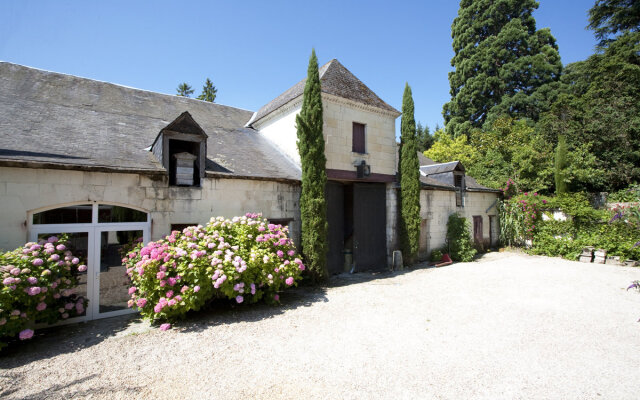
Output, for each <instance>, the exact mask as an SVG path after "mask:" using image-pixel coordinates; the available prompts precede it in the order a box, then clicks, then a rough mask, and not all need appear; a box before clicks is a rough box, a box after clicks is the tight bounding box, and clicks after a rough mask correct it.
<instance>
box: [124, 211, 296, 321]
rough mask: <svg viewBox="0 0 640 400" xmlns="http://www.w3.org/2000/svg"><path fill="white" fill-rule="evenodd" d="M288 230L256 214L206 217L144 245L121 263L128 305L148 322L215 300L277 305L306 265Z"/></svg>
mask: <svg viewBox="0 0 640 400" xmlns="http://www.w3.org/2000/svg"><path fill="white" fill-rule="evenodd" d="M288 233H289V231H288V228H287V227H283V226H281V225H273V224H269V223H267V221H266V220H265V219H264V218H262V216H261V214H247V215H245V216H243V217H234V218H233V219H231V220H229V219H225V218H223V217H217V218H211V221H210V222H209V223H208V224H207V225H206V226H204V227H203V226H192V227H188V228H185V229H184V230H183V231H182V232H179V231H173V232H171V234H170V235H169V236H166V237H165V238H164V239H161V240H158V241H156V242H150V243H148V244H147V245H146V246H142V245H140V246H138V247H137V248H135V249H134V250H133V251H131V252H130V253H129V254H128V255H127V257H126V258H125V259H124V260H123V263H125V264H126V265H127V273H128V274H129V277H130V278H131V284H132V286H131V288H130V289H129V294H130V295H131V300H130V301H129V306H130V307H137V308H138V309H139V310H140V312H141V314H142V315H143V316H144V317H145V318H148V319H150V320H171V319H175V318H177V317H182V316H184V315H185V314H186V313H187V312H188V311H189V310H198V309H199V308H200V307H202V306H203V305H204V304H205V303H207V302H208V301H210V300H211V299H212V298H214V297H221V296H222V297H226V298H229V299H233V300H234V301H235V302H236V303H254V302H256V301H259V300H260V299H265V300H266V301H268V302H274V301H277V298H278V297H277V293H278V291H281V290H283V289H285V288H287V287H289V286H295V285H297V281H299V280H300V277H301V274H302V271H304V269H305V266H304V264H303V263H302V261H301V259H300V256H299V255H298V254H297V253H296V250H295V247H294V245H293V242H292V241H291V239H290V238H289V237H288Z"/></svg>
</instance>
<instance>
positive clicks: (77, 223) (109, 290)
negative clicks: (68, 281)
mask: <svg viewBox="0 0 640 400" xmlns="http://www.w3.org/2000/svg"><path fill="white" fill-rule="evenodd" d="M29 220H30V221H31V223H30V224H29V240H30V241H38V240H39V239H47V238H49V237H50V236H60V235H61V234H63V233H64V234H66V235H67V237H68V241H69V242H68V247H69V249H70V250H71V252H72V253H73V254H74V256H76V257H78V258H79V259H80V263H82V264H85V265H87V267H88V268H87V270H86V272H83V273H81V274H80V275H79V276H78V287H77V288H76V294H78V295H79V296H83V297H86V298H87V299H88V300H89V305H88V306H87V309H86V310H85V311H84V313H83V314H82V315H81V316H78V317H76V318H70V319H69V320H68V321H69V322H79V321H85V320H91V319H97V318H106V317H112V316H116V315H121V314H126V313H130V312H134V310H133V309H131V308H128V307H127V302H128V300H129V298H130V296H129V287H130V281H129V277H128V276H127V273H126V271H127V269H126V267H125V266H124V265H123V263H122V259H123V258H125V257H126V255H127V253H129V251H130V250H131V249H132V248H133V247H135V246H136V245H137V244H138V243H140V242H143V243H147V242H149V240H150V232H151V229H150V228H151V219H150V218H149V215H148V214H147V213H144V212H142V211H139V210H135V209H131V208H127V207H122V206H116V205H108V204H97V203H94V204H79V205H76V206H66V207H61V208H57V209H51V210H45V211H42V212H37V213H33V215H32V218H30V219H29ZM64 322H66V321H63V323H64Z"/></svg>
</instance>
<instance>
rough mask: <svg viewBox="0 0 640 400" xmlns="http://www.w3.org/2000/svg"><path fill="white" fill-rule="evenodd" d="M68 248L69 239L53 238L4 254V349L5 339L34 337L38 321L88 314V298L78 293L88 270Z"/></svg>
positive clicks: (0, 310) (0, 287)
mask: <svg viewBox="0 0 640 400" xmlns="http://www.w3.org/2000/svg"><path fill="white" fill-rule="evenodd" d="M86 268H87V267H86V265H84V264H82V263H80V260H79V259H78V258H77V257H75V256H74V255H73V254H72V253H71V251H69V250H68V249H67V243H66V238H65V237H64V236H63V237H61V238H57V237H55V236H52V237H49V238H48V239H47V240H40V241H39V242H38V243H33V242H30V243H26V244H25V245H24V246H23V247H21V248H18V249H16V250H13V251H10V252H6V253H0V279H1V282H0V348H2V347H3V346H4V345H6V343H3V342H2V340H3V338H4V339H5V340H6V339H7V338H10V337H16V336H17V337H18V338H19V339H21V340H25V339H30V338H31V337H32V336H33V330H31V329H28V328H29V327H32V326H33V325H34V324H36V323H42V322H45V323H54V322H57V321H59V320H62V319H67V318H72V317H75V316H77V315H80V314H82V313H84V311H85V309H86V307H87V300H86V299H85V298H84V297H81V296H78V294H77V293H75V289H76V286H77V284H78V274H79V273H80V272H83V271H86Z"/></svg>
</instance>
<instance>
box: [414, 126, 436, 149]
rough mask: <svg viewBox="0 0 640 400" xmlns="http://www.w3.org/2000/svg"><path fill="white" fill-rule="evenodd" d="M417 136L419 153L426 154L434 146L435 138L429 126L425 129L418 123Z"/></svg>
mask: <svg viewBox="0 0 640 400" xmlns="http://www.w3.org/2000/svg"><path fill="white" fill-rule="evenodd" d="M416 135H417V137H418V151H419V152H421V153H424V152H425V151H427V150H429V149H430V148H431V146H433V142H434V138H433V136H432V135H431V132H430V130H429V125H425V126H424V128H423V127H422V124H421V123H420V122H418V126H417V127H416Z"/></svg>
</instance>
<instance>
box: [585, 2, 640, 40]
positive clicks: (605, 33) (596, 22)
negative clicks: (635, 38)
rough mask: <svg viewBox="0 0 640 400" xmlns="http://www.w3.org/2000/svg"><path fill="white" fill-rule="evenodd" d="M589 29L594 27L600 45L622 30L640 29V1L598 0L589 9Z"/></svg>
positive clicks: (634, 30)
mask: <svg viewBox="0 0 640 400" xmlns="http://www.w3.org/2000/svg"><path fill="white" fill-rule="evenodd" d="M588 28H589V29H592V30H593V31H594V33H595V35H596V39H598V40H600V45H606V44H607V43H608V42H610V41H612V40H613V37H614V36H615V35H617V34H618V33H621V32H637V31H639V30H640V1H638V0H596V3H595V4H594V6H593V7H591V9H590V10H589V26H588Z"/></svg>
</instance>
